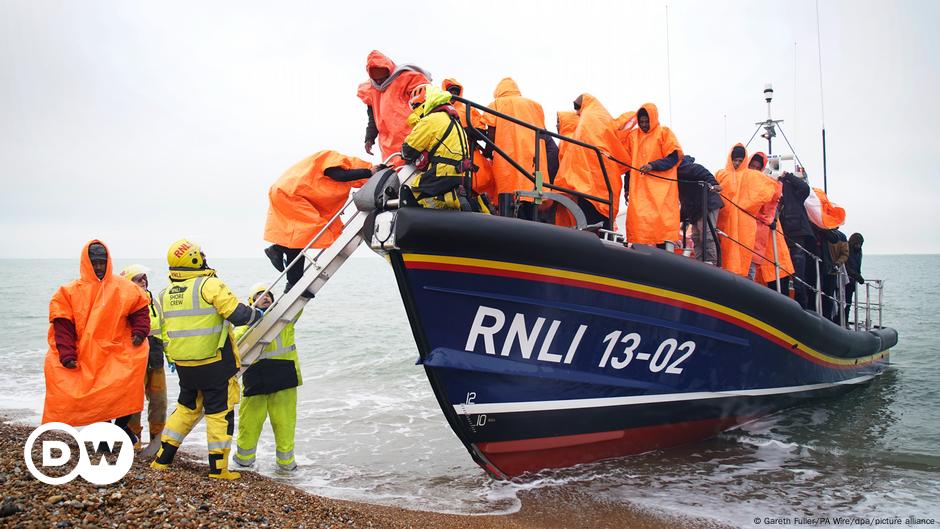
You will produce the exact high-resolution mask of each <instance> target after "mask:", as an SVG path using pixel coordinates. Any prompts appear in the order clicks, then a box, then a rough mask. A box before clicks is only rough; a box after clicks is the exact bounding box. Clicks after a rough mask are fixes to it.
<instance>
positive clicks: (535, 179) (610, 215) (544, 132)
mask: <svg viewBox="0 0 940 529" xmlns="http://www.w3.org/2000/svg"><path fill="white" fill-rule="evenodd" d="M451 99H452V100H454V101H459V102H461V103H463V104H464V109H465V112H466V123H467V128H468V129H470V130H473V129H475V128H476V127H474V124H473V116H472V112H471V109H474V108H475V109H477V110H479V111H480V112H483V113H486V114H492V115H494V116H496V117H498V118H500V119H504V120H506V121H509V122H510V123H513V124H515V125H518V126H520V127H523V128H526V129H529V130H531V131H533V132H534V133H535V159H534V164H535V165H534V167H533V170H532V173H530V172H529V171H527V170H526V169H525V168H524V167H522V165H520V164H519V163H518V162H516V161H515V160H513V159H512V157H511V156H509V155H508V154H507V153H506V151H504V150H503V149H501V148H500V147H499V146H498V145H496V143H495V142H494V141H493V140H491V139H490V138H489V137H487V136H486V135H485V134H477V135H476V136H475V138H473V139H474V140H477V139H479V140H482V141H483V142H484V143H485V144H486V145H487V146H488V147H490V148H491V149H493V150H494V151H495V152H496V153H497V154H499V155H500V156H502V157H503V159H504V160H506V161H507V162H508V163H509V165H511V166H512V167H513V168H514V169H515V170H516V171H518V172H519V173H521V174H522V175H523V176H525V177H526V179H528V180H529V181H530V182H532V184H533V185H534V186H535V190H536V191H538V192H541V188H542V187H546V188H548V189H553V190H555V191H561V192H563V193H567V194H569V195H573V196H576V197H581V198H583V199H585V200H590V201H593V202H599V203H601V204H606V205H607V220H608V223H609V226H611V227H612V226H613V225H614V221H615V219H614V200H619V199H620V197H614V192H613V187H612V186H611V184H610V175H608V174H607V166H606V164H604V159H605V158H606V159H609V160H611V161H614V162H616V163H619V164H620V165H624V166H626V167H630V166H629V165H628V164H626V163H624V162H620V161H618V160H615V159H614V158H613V157H612V156H610V155H609V154H607V153H605V152H604V151H602V150H601V149H600V148H599V147H598V146H596V145H591V144H590V143H585V142H583V141H579V140H576V139H574V138H569V137H568V136H563V135H561V134H557V133H555V132H552V131H550V130H548V129H546V128H544V127H539V126H537V125H533V124H531V123H528V122H526V121H523V120H521V119H519V118H515V117H513V116H510V115H508V114H504V113H502V112H499V111H496V110H493V109H492V108H489V107H487V106H485V105H481V104H479V103H475V102H473V101H470V100H469V99H464V98H463V97H460V96H452V97H451ZM551 138H558V139H559V140H562V141H565V142H568V143H572V144H574V145H577V146H579V147H583V148H585V149H589V150H591V151H593V152H594V154H595V155H597V162H598V164H599V165H600V168H601V173H602V174H603V175H604V183H605V184H606V186H607V198H606V199H605V198H602V197H598V196H594V195H591V194H588V193H584V192H581V191H577V190H574V189H568V188H566V187H562V186H556V185H555V179H554V178H553V177H552V176H551V173H549V181H548V183H545V182H544V181H543V180H542V178H541V171H540V170H539V162H540V161H541V160H540V158H541V140H542V139H551ZM494 198H496V199H498V197H494Z"/></svg>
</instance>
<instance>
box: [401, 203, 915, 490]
mask: <svg viewBox="0 0 940 529" xmlns="http://www.w3.org/2000/svg"><path fill="white" fill-rule="evenodd" d="M427 213H429V212H420V213H418V218H416V219H413V220H412V222H411V223H410V224H409V223H407V222H399V226H398V233H397V235H398V241H397V244H398V250H396V251H393V252H391V254H390V258H391V259H390V260H391V262H392V265H393V268H394V269H395V271H396V277H397V279H398V283H399V287H400V290H401V293H402V297H403V300H404V302H405V306H406V309H407V312H408V315H409V319H410V321H411V325H412V330H413V332H414V334H415V339H416V342H417V343H418V346H419V351H420V353H421V358H420V363H422V364H423V365H424V367H425V369H426V372H427V374H428V378H429V380H430V382H431V385H432V387H433V388H434V391H435V394H436V396H437V398H438V401H439V403H440V404H441V408H442V410H443V411H444V413H445V416H447V418H448V421H449V422H450V425H451V427H452V428H453V429H454V431H455V432H456V433H457V435H458V436H459V437H460V439H461V440H462V441H463V442H464V444H465V446H466V447H467V449H468V451H469V452H470V453H471V455H472V456H473V457H474V459H475V460H476V461H477V462H478V463H480V464H481V466H483V467H484V468H485V469H486V470H487V471H488V472H490V473H491V474H493V475H494V476H497V477H512V476H516V475H519V474H521V473H524V472H529V471H537V470H539V469H542V468H552V467H564V466H569V465H572V464H577V463H582V462H589V461H594V460H597V459H603V458H607V457H614V456H620V455H627V454H633V453H640V452H645V451H649V450H653V449H657V448H663V447H667V446H673V445H677V444H682V443H686V442H692V441H695V440H699V439H703V438H707V437H710V436H713V435H715V434H717V433H718V432H721V431H722V430H725V429H727V428H730V427H733V426H735V425H737V424H740V423H742V422H746V421H749V420H752V419H754V418H757V417H760V416H762V415H766V414H768V413H771V412H773V411H775V410H778V409H780V408H782V407H785V406H789V405H792V404H794V403H796V402H798V401H800V400H803V399H806V398H813V397H818V396H825V395H831V394H834V393H838V392H841V391H844V390H846V389H848V388H851V387H853V386H854V385H856V384H860V383H864V382H867V381H868V380H871V379H872V378H873V377H874V376H877V375H878V374H880V373H882V372H883V371H884V369H885V367H886V366H887V364H888V361H889V354H888V350H887V349H888V347H889V346H890V345H892V342H891V341H890V340H889V339H888V338H890V336H888V338H885V337H883V336H875V337H874V338H870V337H866V338H870V339H867V340H865V341H858V342H857V343H855V342H853V345H852V347H850V348H849V349H850V350H847V351H839V353H841V354H835V353H834V352H832V351H825V350H822V349H821V348H820V347H819V345H818V344H814V343H812V341H811V340H807V339H806V337H807V336H810V337H812V334H809V335H808V334H806V332H805V329H804V330H803V331H804V332H803V335H802V339H800V338H797V337H795V336H794V333H793V332H790V331H791V329H786V328H780V326H779V325H776V324H775V323H774V322H768V321H765V319H762V318H761V317H760V314H755V313H754V312H748V311H744V310H741V308H740V307H735V306H733V305H732V304H731V303H728V302H727V300H725V299H719V300H717V301H716V299H717V298H720V297H721V296H712V299H709V296H706V295H701V293H692V292H689V291H688V289H686V291H681V290H679V289H677V288H674V287H673V285H674V284H675V283H676V281H671V280H670V276H669V273H668V272H669V270H668V266H665V265H664V266H662V267H661V268H662V269H663V274H662V280H661V281H660V282H659V284H654V283H651V282H650V281H648V280H647V281H642V282H641V281H636V280H634V279H633V277H632V276H633V275H635V274H633V273H631V269H632V268H634V267H635V266H636V262H629V263H628V262H627V261H625V263H627V264H628V265H629V266H625V267H624V269H623V270H622V271H621V272H620V273H618V274H616V275H614V274H611V273H610V271H609V270H607V269H602V268H603V267H600V266H598V263H597V262H592V261H591V260H575V261H573V262H572V263H568V264H567V266H563V267H562V266H558V265H557V263H552V262H550V261H551V260H550V259H545V258H544V254H543V253H542V252H544V251H546V248H545V247H542V248H539V247H538V246H539V244H545V245H551V244H553V242H552V241H551V240H549V241H545V242H539V241H541V239H543V238H544V237H542V234H543V232H542V231H538V232H533V234H534V235H533V239H530V242H531V241H532V240H535V243H533V245H534V246H535V248H533V249H534V250H536V251H535V252H532V251H528V252H527V251H525V250H524V249H517V250H514V251H513V250H510V251H506V250H505V248H504V249H503V250H502V251H494V249H493V246H487V245H476V244H470V245H463V246H459V247H458V248H457V249H456V251H455V248H453V247H452V246H451V245H449V244H444V243H442V241H448V240H452V239H453V238H457V239H460V238H463V239H464V240H465V241H466V240H467V239H471V240H472V237H471V236H470V235H473V234H475V233H478V232H480V231H484V232H486V230H492V231H491V232H488V234H489V236H490V237H491V238H492V237H495V236H498V234H499V233H501V230H500V229H499V228H502V227H503V226H502V224H501V223H505V221H506V220H510V221H512V222H514V223H516V225H518V229H520V230H527V229H536V230H545V229H546V228H547V229H549V230H552V232H557V233H558V234H561V233H563V232H570V231H571V230H563V229H560V228H556V227H546V226H540V225H536V224H535V223H529V222H524V221H517V220H514V219H488V218H486V217H484V216H476V215H474V216H473V217H479V218H474V219H473V220H472V222H470V225H463V224H458V225H456V226H455V227H454V230H455V231H456V232H457V233H451V234H450V236H448V237H443V238H437V237H431V238H430V240H429V235H428V234H439V233H440V232H441V231H445V232H446V231H447V228H448V224H447V223H440V222H436V223H435V228H434V229H433V230H427V228H426V227H425V229H424V230H422V229H418V228H417V226H419V224H418V223H417V221H422V220H423V221H424V222H429V220H428V219H433V220H435V221H439V219H443V218H445V217H429V218H425V217H423V215H426V214H427ZM407 214H408V215H412V216H414V214H415V212H410V211H409V212H407ZM433 214H437V215H441V213H440V212H434V213H433ZM399 215H401V213H399ZM458 215H463V217H464V219H467V218H468V217H470V216H469V215H467V214H458ZM460 220H462V219H460V218H457V219H456V221H455V222H459V221H460ZM492 221H495V224H494V223H493V222H492ZM474 222H475V223H477V224H478V225H476V226H474V225H473V223H474ZM528 225H531V226H528ZM493 226H496V228H495V229H493ZM409 229H410V231H409ZM462 230H463V231H462ZM466 230H470V231H469V232H466ZM552 232H547V233H549V234H550V235H551V234H552ZM579 235H586V234H579ZM560 236H561V235H559V237H560ZM588 237H590V238H591V239H593V240H588V239H577V244H571V245H568V247H567V248H565V247H564V246H562V247H561V248H557V249H558V250H559V251H565V250H567V251H576V250H577V249H578V245H580V244H585V245H594V244H600V245H602V248H599V249H597V250H598V251H600V252H602V254H603V255H604V256H605V257H604V262H609V261H610V260H611V259H613V260H616V259H619V258H621V255H620V254H618V253H617V252H621V253H625V252H635V250H633V249H627V248H623V247H619V248H618V247H613V246H611V245H606V244H602V243H601V242H600V241H597V240H596V238H594V237H593V236H590V235H588ZM484 240H491V241H492V242H493V244H499V241H498V240H492V239H484ZM562 243H564V241H562ZM549 247H551V246H549ZM585 248H587V246H586V247H585ZM591 248H593V246H592V247H591ZM592 251H594V250H592ZM608 252H612V253H610V255H609V256H607V253H608ZM640 254H641V256H642V255H643V254H642V252H640ZM645 255H650V256H652V257H650V258H649V259H645V261H648V264H650V265H655V264H656V262H659V261H661V260H663V259H665V260H666V261H662V262H664V263H668V264H669V265H670V266H672V265H674V266H680V267H688V266H689V265H691V266H692V267H693V268H690V269H689V270H691V271H692V272H689V273H695V274H698V273H702V274H714V273H715V272H719V273H721V274H724V275H729V276H730V274H726V273H725V272H723V271H720V270H714V269H711V267H707V266H705V265H702V264H701V263H695V262H691V261H690V260H689V259H687V258H682V257H680V256H673V255H670V254H665V252H660V251H658V250H649V249H647V254H645ZM629 258H630V259H634V260H636V259H637V254H634V255H632V256H629ZM637 262H639V263H643V262H644V259H639V261H637ZM576 263H580V265H579V266H578V267H577V268H575V267H574V266H572V264H576ZM706 268H707V269H708V270H705V269H706ZM703 277H705V276H703ZM706 279H707V278H706ZM748 283H749V282H746V281H745V280H742V281H737V278H732V281H731V282H730V284H731V285H733V286H735V287H739V288H741V289H743V290H745V291H747V289H751V288H760V289H761V291H756V290H755V291H753V292H750V291H747V295H744V296H742V299H744V300H745V301H746V299H747V296H748V295H757V296H764V295H772V296H775V297H776V298H782V296H780V295H779V294H777V293H775V292H770V291H767V292H763V291H766V290H768V289H763V288H761V287H758V286H756V285H754V284H753V283H750V284H748ZM769 299H771V300H772V301H773V303H790V304H795V303H794V302H792V301H791V300H785V301H780V300H777V299H774V298H769ZM745 304H746V303H745ZM782 306H783V307H785V308H786V310H788V311H789V310H791V307H789V306H788V305H782ZM800 312H802V311H800ZM795 317H797V318H799V317H801V315H800V314H797V315H796V316H795ZM809 318H810V319H808V320H806V321H807V322H809V323H808V324H807V325H811V326H814V325H819V326H820V328H821V329H822V330H823V332H825V331H830V332H835V331H838V332H848V331H845V330H844V329H839V328H838V327H836V326H834V325H832V324H831V323H829V322H825V323H823V322H822V320H820V319H819V318H816V317H815V316H809ZM771 319H772V318H771ZM799 321H803V320H799ZM830 327H831V328H830ZM833 329H835V331H833ZM811 330H812V329H811ZM892 332H893V331H892ZM893 337H894V341H896V334H894V335H893ZM872 340H874V341H872ZM876 342H877V343H876ZM821 343H824V344H828V343H829V342H825V341H823V342H821ZM834 343H839V342H834Z"/></svg>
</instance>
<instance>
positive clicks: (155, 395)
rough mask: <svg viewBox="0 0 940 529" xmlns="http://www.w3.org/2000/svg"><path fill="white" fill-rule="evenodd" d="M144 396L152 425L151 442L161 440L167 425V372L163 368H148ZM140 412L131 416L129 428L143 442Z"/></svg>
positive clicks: (149, 421)
mask: <svg viewBox="0 0 940 529" xmlns="http://www.w3.org/2000/svg"><path fill="white" fill-rule="evenodd" d="M144 394H145V395H146V396H147V422H148V423H150V424H149V426H150V430H149V431H150V442H151V443H153V442H156V441H158V440H159V439H160V434H161V433H162V432H163V427H164V426H165V425H166V372H165V371H164V370H163V367H157V368H150V367H148V368H147V373H146V375H144ZM140 415H141V414H140V412H138V413H135V414H133V415H131V420H130V423H128V426H129V427H130V429H131V431H132V432H134V434H136V435H137V438H138V439H140V440H141V441H143V437H141V433H143V430H144V427H143V425H142V424H141V423H140Z"/></svg>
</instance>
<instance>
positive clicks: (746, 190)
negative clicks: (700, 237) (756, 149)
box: [715, 143, 776, 277]
mask: <svg viewBox="0 0 940 529" xmlns="http://www.w3.org/2000/svg"><path fill="white" fill-rule="evenodd" d="M746 159H747V149H745V148H744V145H743V144H740V143H738V144H737V145H735V146H734V147H733V148H732V149H731V152H729V153H728V161H727V163H726V164H725V168H724V169H722V170H720V171H718V172H717V173H716V174H715V179H716V180H717V181H718V185H720V186H721V198H722V199H725V207H723V208H721V210H720V212H719V213H718V230H719V231H720V232H722V234H723V235H724V236H723V237H722V239H721V267H722V268H724V269H725V270H727V271H729V272H733V273H735V274H738V275H740V276H744V277H747V275H748V271H749V270H750V268H751V258H752V256H753V255H754V254H753V252H752V250H753V249H754V241H755V238H756V236H757V220H756V219H755V218H754V217H755V216H756V215H757V213H758V212H759V211H760V209H761V207H763V206H764V205H765V204H767V203H768V202H770V201H771V200H772V199H773V196H774V193H775V191H776V186H774V183H773V182H772V181H771V180H770V179H768V178H767V177H766V176H764V175H763V174H762V173H759V172H757V171H755V170H753V169H749V168H748V166H747V165H746V164H745V162H744V161H745V160H746Z"/></svg>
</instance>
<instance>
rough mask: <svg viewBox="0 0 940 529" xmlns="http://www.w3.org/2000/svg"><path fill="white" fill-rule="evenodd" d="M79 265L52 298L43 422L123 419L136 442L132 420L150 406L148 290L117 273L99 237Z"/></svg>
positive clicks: (74, 423) (79, 423)
mask: <svg viewBox="0 0 940 529" xmlns="http://www.w3.org/2000/svg"><path fill="white" fill-rule="evenodd" d="M80 270H81V276H80V277H79V279H77V280H75V281H72V282H70V283H68V284H66V285H62V286H60V287H59V289H58V290H56V292H55V294H54V295H53V296H52V299H51V300H50V301H49V334H48V341H49V351H48V352H47V353H46V359H45V365H44V372H45V377H46V398H45V403H44V404H43V412H42V423H43V424H46V423H49V422H62V423H65V424H69V425H72V426H85V425H86V424H91V423H94V422H102V421H110V420H112V419H115V418H116V419H115V424H117V425H118V426H120V427H121V429H123V430H124V431H125V432H127V434H128V437H130V438H131V440H132V441H134V442H135V443H136V439H135V437H134V432H133V431H131V429H130V428H129V427H128V423H129V421H130V418H131V415H133V414H134V413H137V412H139V411H141V409H142V408H143V405H144V386H143V384H141V382H142V381H143V379H144V371H145V370H146V369H147V354H148V353H147V351H148V349H147V347H148V346H147V344H146V343H145V342H146V338H147V334H148V333H149V332H150V315H149V313H148V311H147V306H148V300H147V296H146V295H144V293H143V291H141V290H140V288H138V287H137V286H136V285H134V284H133V283H131V282H130V281H128V280H126V279H124V278H122V277H118V276H116V275H112V274H111V255H110V252H109V251H108V248H107V247H106V246H105V245H104V243H103V242H101V241H100V240H97V239H95V240H92V241H89V242H88V243H87V244H85V246H84V247H83V248H82V254H81V257H80Z"/></svg>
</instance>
